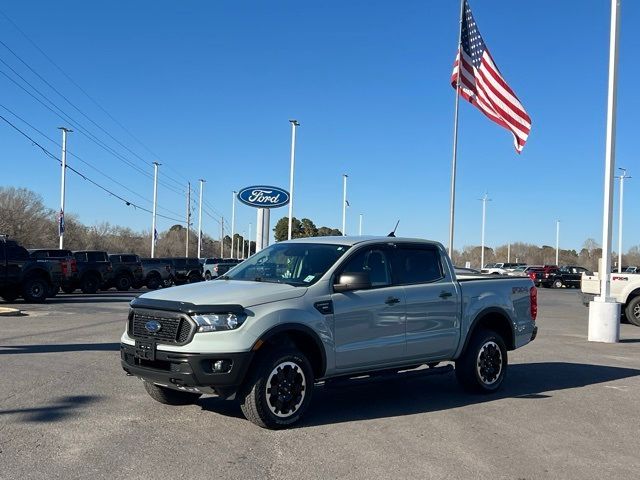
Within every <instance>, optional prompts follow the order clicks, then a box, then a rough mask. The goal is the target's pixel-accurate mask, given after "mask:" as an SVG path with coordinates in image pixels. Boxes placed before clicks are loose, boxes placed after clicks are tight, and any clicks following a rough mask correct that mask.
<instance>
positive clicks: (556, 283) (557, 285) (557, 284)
mask: <svg viewBox="0 0 640 480" xmlns="http://www.w3.org/2000/svg"><path fill="white" fill-rule="evenodd" d="M563 285H564V283H562V280H560V279H557V280H554V282H553V288H562V286H563Z"/></svg>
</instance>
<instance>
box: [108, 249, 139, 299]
mask: <svg viewBox="0 0 640 480" xmlns="http://www.w3.org/2000/svg"><path fill="white" fill-rule="evenodd" d="M109 261H110V262H111V268H112V271H111V278H110V280H109V283H108V286H110V287H115V288H116V289H117V290H118V291H120V292H126V291H127V290H129V289H130V288H131V287H133V288H140V287H142V284H143V283H144V275H143V272H142V262H141V261H140V257H139V256H138V255H134V254H132V253H113V254H109Z"/></svg>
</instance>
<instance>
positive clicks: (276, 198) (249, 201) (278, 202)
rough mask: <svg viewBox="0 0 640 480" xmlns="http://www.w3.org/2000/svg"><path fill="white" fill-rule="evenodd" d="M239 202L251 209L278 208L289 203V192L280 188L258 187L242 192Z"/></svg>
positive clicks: (239, 194) (240, 192)
mask: <svg viewBox="0 0 640 480" xmlns="http://www.w3.org/2000/svg"><path fill="white" fill-rule="evenodd" d="M238 200H240V201H241V202H242V203H244V204H246V205H249V206H250V207H257V208H278V207H283V206H285V205H286V204H287V203H289V192H287V191H286V190H283V189H281V188H278V187H269V186H265V185H257V186H253V187H247V188H243V189H242V190H240V191H239V192H238Z"/></svg>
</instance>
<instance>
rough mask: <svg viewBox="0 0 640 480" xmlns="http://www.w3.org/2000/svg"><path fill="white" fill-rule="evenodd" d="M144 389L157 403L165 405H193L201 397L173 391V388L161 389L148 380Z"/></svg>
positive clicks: (190, 393) (197, 394) (196, 394)
mask: <svg viewBox="0 0 640 480" xmlns="http://www.w3.org/2000/svg"><path fill="white" fill-rule="evenodd" d="M144 389H145V390H146V391H147V393H148V394H149V396H150V397H151V398H153V399H154V400H155V401H156V402H160V403H164V404H165V405H191V404H192V403H195V402H196V401H197V400H198V399H199V398H200V397H201V394H200V393H192V392H181V391H179V390H172V389H171V388H166V387H161V386H159V385H155V384H153V383H150V382H147V381H146V380H145V382H144Z"/></svg>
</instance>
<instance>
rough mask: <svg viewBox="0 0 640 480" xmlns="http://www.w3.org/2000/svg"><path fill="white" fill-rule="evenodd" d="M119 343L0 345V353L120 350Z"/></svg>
mask: <svg viewBox="0 0 640 480" xmlns="http://www.w3.org/2000/svg"><path fill="white" fill-rule="evenodd" d="M118 351H120V344H119V343H63V344H55V343H50V344H43V345H0V355H16V354H19V353H59V352H118Z"/></svg>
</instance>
